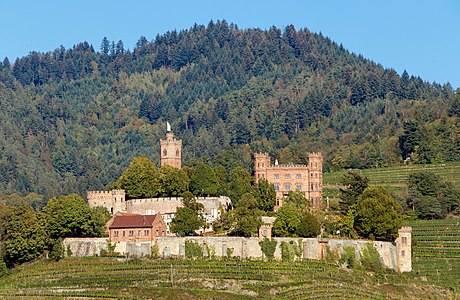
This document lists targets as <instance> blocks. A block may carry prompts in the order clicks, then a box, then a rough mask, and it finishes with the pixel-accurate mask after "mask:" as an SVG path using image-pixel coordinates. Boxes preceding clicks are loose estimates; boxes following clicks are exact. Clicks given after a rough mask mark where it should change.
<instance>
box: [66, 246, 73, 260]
mask: <svg viewBox="0 0 460 300" xmlns="http://www.w3.org/2000/svg"><path fill="white" fill-rule="evenodd" d="M72 254H73V253H72V249H70V245H67V249H66V255H67V257H71V256H72Z"/></svg>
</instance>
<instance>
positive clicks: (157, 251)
mask: <svg viewBox="0 0 460 300" xmlns="http://www.w3.org/2000/svg"><path fill="white" fill-rule="evenodd" d="M159 257H160V249H159V248H158V245H157V244H153V245H152V247H151V248H150V258H159Z"/></svg>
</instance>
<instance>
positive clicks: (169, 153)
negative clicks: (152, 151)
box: [87, 123, 231, 234]
mask: <svg viewBox="0 0 460 300" xmlns="http://www.w3.org/2000/svg"><path fill="white" fill-rule="evenodd" d="M160 151H161V161H160V165H161V166H164V165H168V166H172V167H175V168H178V169H180V168H181V167H182V164H181V162H182V159H181V156H182V141H181V140H176V139H175V138H174V133H173V132H172V131H171V125H169V123H167V127H166V140H160ZM87 199H88V205H89V206H90V207H91V208H92V207H96V206H102V207H105V208H106V209H107V210H108V211H109V212H110V214H112V215H117V214H119V213H130V214H140V215H155V214H160V215H161V216H162V217H163V220H164V223H165V224H166V233H167V234H170V233H171V232H170V230H169V225H170V223H171V221H172V219H173V218H174V215H175V213H176V211H177V208H178V207H182V206H183V205H182V199H181V198H180V197H165V198H148V199H126V192H125V190H111V191H88V193H87ZM197 202H198V203H201V204H203V206H204V211H203V216H202V217H203V219H204V220H205V222H206V223H207V224H208V226H209V229H212V223H213V222H214V221H215V220H217V219H219V218H220V215H221V213H222V211H225V210H227V209H228V208H229V207H230V206H231V200H230V198H228V197H198V198H197ZM206 230H207V229H206V228H203V229H202V232H203V231H206Z"/></svg>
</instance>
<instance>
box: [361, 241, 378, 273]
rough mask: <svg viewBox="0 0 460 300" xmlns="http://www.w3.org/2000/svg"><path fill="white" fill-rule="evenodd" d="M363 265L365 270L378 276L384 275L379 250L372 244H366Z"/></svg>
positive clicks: (362, 256)
mask: <svg viewBox="0 0 460 300" xmlns="http://www.w3.org/2000/svg"><path fill="white" fill-rule="evenodd" d="M361 265H362V266H363V267H364V269H366V270H368V271H371V272H375V273H378V274H381V273H383V265H382V261H381V260H380V255H379V253H378V251H377V249H375V248H374V246H372V244H371V243H368V244H366V246H365V247H364V248H363V251H362V253H361Z"/></svg>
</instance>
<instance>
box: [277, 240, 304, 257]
mask: <svg viewBox="0 0 460 300" xmlns="http://www.w3.org/2000/svg"><path fill="white" fill-rule="evenodd" d="M280 247H281V259H282V260H283V261H294V260H295V258H296V257H302V251H303V247H302V240H299V242H298V244H296V243H295V242H294V241H290V242H289V243H288V242H281V245H280Z"/></svg>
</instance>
